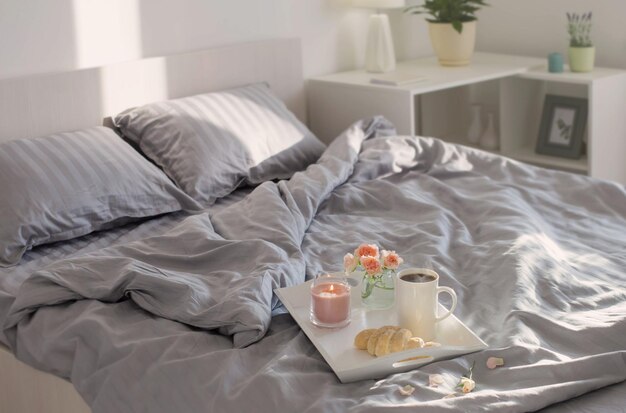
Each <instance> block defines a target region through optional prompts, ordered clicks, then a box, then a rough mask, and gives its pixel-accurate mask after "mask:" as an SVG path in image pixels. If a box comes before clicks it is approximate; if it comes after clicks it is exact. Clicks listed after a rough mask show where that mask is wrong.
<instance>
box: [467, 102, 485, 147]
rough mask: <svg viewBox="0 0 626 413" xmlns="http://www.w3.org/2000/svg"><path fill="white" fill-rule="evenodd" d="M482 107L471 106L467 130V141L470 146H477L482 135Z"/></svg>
mask: <svg viewBox="0 0 626 413" xmlns="http://www.w3.org/2000/svg"><path fill="white" fill-rule="evenodd" d="M481 116H482V106H481V105H472V120H471V121H470V126H469V129H468V130H467V141H468V142H469V143H471V144H472V145H478V142H479V141H480V137H481V135H482V133H483V121H482V119H481Z"/></svg>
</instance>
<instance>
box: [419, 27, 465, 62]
mask: <svg viewBox="0 0 626 413" xmlns="http://www.w3.org/2000/svg"><path fill="white" fill-rule="evenodd" d="M428 31H429V33H430V41H431V42H432V44H433V49H434V50H435V54H436V55H437V58H438V59H439V64H441V65H442V66H467V65H469V64H470V61H471V59H472V55H473V54H474V45H475V44H476V21H475V20H474V21H471V22H465V23H463V30H462V31H461V33H459V32H457V31H456V30H455V29H454V27H452V23H436V22H429V23H428Z"/></svg>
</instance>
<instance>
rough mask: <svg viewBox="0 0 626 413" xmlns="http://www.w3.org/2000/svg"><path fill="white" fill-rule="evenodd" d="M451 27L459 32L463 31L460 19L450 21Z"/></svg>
mask: <svg viewBox="0 0 626 413" xmlns="http://www.w3.org/2000/svg"><path fill="white" fill-rule="evenodd" d="M452 27H454V30H456V31H457V32H459V33H463V23H461V21H460V20H455V21H453V22H452Z"/></svg>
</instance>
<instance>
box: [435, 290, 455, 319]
mask: <svg viewBox="0 0 626 413" xmlns="http://www.w3.org/2000/svg"><path fill="white" fill-rule="evenodd" d="M440 293H448V294H449V295H450V297H452V305H451V306H450V309H449V310H448V312H447V313H445V314H444V315H442V316H441V317H437V319H436V321H438V322H439V321H441V320H445V319H446V318H448V317H450V314H452V312H453V311H454V309H455V308H456V293H455V292H454V290H453V289H452V288H450V287H437V302H439V294H440Z"/></svg>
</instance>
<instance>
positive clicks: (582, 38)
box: [567, 12, 596, 72]
mask: <svg viewBox="0 0 626 413" xmlns="http://www.w3.org/2000/svg"><path fill="white" fill-rule="evenodd" d="M567 32H568V33H569V67H570V70H571V71H572V72H591V71H592V70H593V65H594V62H595V59H596V48H595V47H594V46H593V43H592V42H591V12H589V13H585V14H577V13H567Z"/></svg>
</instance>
